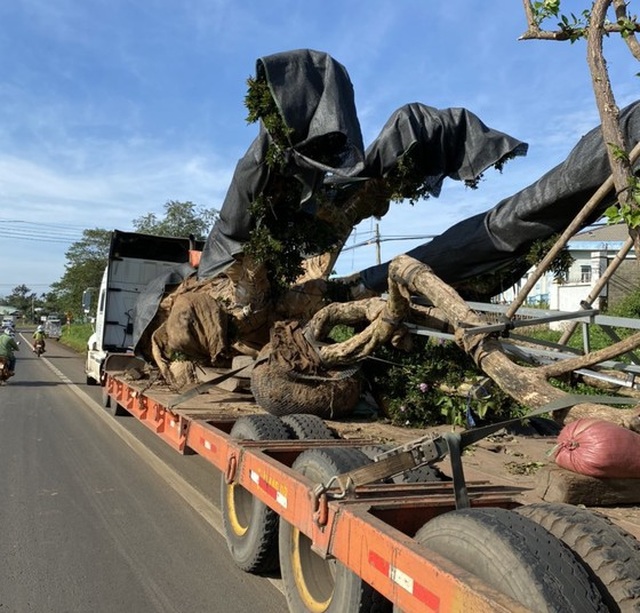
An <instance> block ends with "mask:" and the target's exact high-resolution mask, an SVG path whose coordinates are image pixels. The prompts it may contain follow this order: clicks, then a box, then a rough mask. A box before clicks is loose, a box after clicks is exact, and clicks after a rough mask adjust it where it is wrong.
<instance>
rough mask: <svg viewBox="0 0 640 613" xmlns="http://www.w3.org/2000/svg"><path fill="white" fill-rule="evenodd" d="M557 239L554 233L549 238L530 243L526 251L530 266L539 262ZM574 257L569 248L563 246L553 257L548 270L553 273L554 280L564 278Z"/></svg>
mask: <svg viewBox="0 0 640 613" xmlns="http://www.w3.org/2000/svg"><path fill="white" fill-rule="evenodd" d="M557 240H558V235H557V234H554V235H553V236H550V237H549V238H546V239H544V240H537V241H535V242H534V243H533V245H531V247H530V248H529V251H528V253H527V255H526V256H525V257H526V260H527V263H528V264H529V265H530V266H536V265H537V264H538V263H539V262H541V261H542V260H543V259H544V258H545V256H546V255H547V253H549V251H551V248H552V247H553V246H554V245H555V243H556V241H557ZM573 262H574V259H573V257H572V256H571V254H570V253H569V250H568V249H567V248H566V246H565V247H563V248H562V249H561V250H560V251H559V252H558V255H556V257H555V258H553V260H552V261H551V263H550V264H549V270H550V271H551V272H552V273H553V277H554V279H556V280H559V279H564V278H565V277H566V275H567V274H568V272H569V268H571V264H573Z"/></svg>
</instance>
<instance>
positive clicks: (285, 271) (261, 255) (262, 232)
mask: <svg viewBox="0 0 640 613" xmlns="http://www.w3.org/2000/svg"><path fill="white" fill-rule="evenodd" d="M247 83H248V86H249V88H248V92H247V95H246V97H245V105H246V107H247V109H248V111H249V115H248V117H247V121H249V122H255V121H258V120H260V121H262V124H263V126H264V128H265V129H266V130H267V132H268V133H269V136H270V137H271V142H270V143H269V147H268V151H267V155H266V163H267V165H268V166H269V167H271V168H274V169H275V171H276V172H274V174H273V175H272V176H271V179H270V183H269V185H268V186H267V188H266V189H265V190H264V191H263V193H262V194H261V195H260V196H258V197H257V198H256V199H255V200H254V201H253V202H252V203H251V205H250V207H249V213H250V214H251V219H252V223H253V228H252V229H251V232H250V236H249V240H248V241H247V243H246V244H245V246H244V251H245V253H246V254H247V255H249V256H251V257H252V258H253V259H254V260H255V261H256V262H257V263H259V264H263V265H264V266H265V267H266V270H267V276H268V278H269V281H270V284H271V287H272V289H273V292H274V294H275V295H278V294H279V293H281V292H283V291H285V290H286V289H287V288H288V287H289V286H290V285H291V283H292V282H294V281H295V279H296V278H297V277H298V276H299V275H300V274H301V273H302V262H303V259H304V257H305V256H308V255H312V254H316V253H322V252H324V251H327V250H328V249H329V248H331V247H332V246H333V245H334V244H335V242H336V235H335V230H334V229H333V228H332V227H331V225H330V224H329V223H327V222H323V221H322V220H320V219H317V218H312V217H311V215H309V214H308V213H306V212H305V211H303V210H301V208H300V201H301V199H302V184H301V183H300V182H299V181H298V180H297V179H295V178H294V177H290V176H286V175H287V173H286V172H282V173H277V171H279V170H283V168H284V165H285V164H286V160H285V156H284V151H285V150H286V149H287V148H290V147H291V141H290V137H291V134H292V133H293V130H292V129H291V128H289V127H288V126H287V125H286V124H285V123H284V119H283V117H282V116H281V115H280V112H279V109H278V106H277V105H276V102H275V100H274V99H273V96H272V95H271V90H270V89H269V86H268V84H267V82H266V81H265V80H264V78H262V77H260V78H257V79H252V78H250V79H249V80H248V81H247ZM325 145H326V143H325ZM330 148H331V147H329V149H330ZM305 154H306V155H312V156H316V157H317V154H318V152H313V151H305Z"/></svg>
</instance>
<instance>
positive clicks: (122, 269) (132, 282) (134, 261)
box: [83, 230, 194, 385]
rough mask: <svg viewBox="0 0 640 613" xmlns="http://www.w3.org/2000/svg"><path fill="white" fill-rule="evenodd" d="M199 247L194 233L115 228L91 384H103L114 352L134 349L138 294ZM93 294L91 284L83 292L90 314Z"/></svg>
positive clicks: (91, 345) (91, 346)
mask: <svg viewBox="0 0 640 613" xmlns="http://www.w3.org/2000/svg"><path fill="white" fill-rule="evenodd" d="M193 247H194V243H193V240H192V239H188V238H173V237H166V236H154V235H150V234H140V233H136V232H121V231H119V230H115V231H114V232H113V233H112V237H111V244H110V248H109V258H108V262H107V266H106V268H105V270H104V273H103V275H102V281H101V283H100V288H99V290H98V296H97V304H96V306H95V324H94V332H93V334H92V335H91V336H90V337H89V340H88V342H87V359H86V362H85V374H86V381H87V385H96V384H101V383H102V375H103V364H104V360H105V358H106V357H107V355H108V354H109V353H127V352H131V351H132V350H133V347H132V343H133V336H134V331H133V315H134V309H135V306H136V302H137V299H138V297H139V296H140V294H141V293H142V292H143V291H144V290H145V289H146V287H147V285H148V284H149V283H150V282H151V281H153V280H154V279H156V278H157V277H159V276H161V275H163V274H164V273H167V272H170V271H171V270H173V269H175V268H176V266H177V265H180V264H184V263H188V262H190V261H191V260H190V254H191V252H192V250H193ZM93 293H94V290H92V289H87V290H85V292H84V295H83V309H84V312H85V314H86V315H88V314H89V313H90V312H91V304H90V303H91V298H92V296H93Z"/></svg>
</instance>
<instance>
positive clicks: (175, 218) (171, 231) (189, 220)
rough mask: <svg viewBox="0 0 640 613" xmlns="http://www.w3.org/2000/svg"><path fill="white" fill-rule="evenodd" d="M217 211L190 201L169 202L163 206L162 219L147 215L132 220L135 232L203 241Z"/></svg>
mask: <svg viewBox="0 0 640 613" xmlns="http://www.w3.org/2000/svg"><path fill="white" fill-rule="evenodd" d="M217 216H218V211H217V210H216V209H207V208H205V207H202V206H198V205H196V204H194V203H193V202H191V201H187V202H178V201H177V200H169V201H168V202H166V203H165V205H164V217H163V218H162V219H158V217H156V215H155V213H147V214H146V215H143V216H142V217H138V218H137V219H134V220H133V227H134V228H135V230H136V232H140V233H143V234H155V235H157V236H178V237H188V236H191V235H193V236H194V237H195V238H196V239H198V240H204V239H205V238H206V237H207V235H208V234H209V231H210V229H211V227H212V226H213V224H214V222H215V220H216V218H217Z"/></svg>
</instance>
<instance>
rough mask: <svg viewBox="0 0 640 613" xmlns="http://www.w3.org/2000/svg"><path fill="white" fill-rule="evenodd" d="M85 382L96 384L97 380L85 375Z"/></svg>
mask: <svg viewBox="0 0 640 613" xmlns="http://www.w3.org/2000/svg"><path fill="white" fill-rule="evenodd" d="M86 383H87V385H98V382H97V381H96V380H95V379H94V378H93V377H90V376H89V375H87V379H86Z"/></svg>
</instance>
